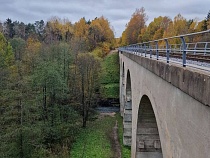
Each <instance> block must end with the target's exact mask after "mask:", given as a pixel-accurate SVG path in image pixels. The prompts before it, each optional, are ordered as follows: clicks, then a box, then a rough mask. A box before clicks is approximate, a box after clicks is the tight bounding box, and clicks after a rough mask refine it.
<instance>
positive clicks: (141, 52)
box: [141, 44, 143, 56]
mask: <svg viewBox="0 0 210 158" xmlns="http://www.w3.org/2000/svg"><path fill="white" fill-rule="evenodd" d="M142 53H143V47H142V44H141V56H142Z"/></svg>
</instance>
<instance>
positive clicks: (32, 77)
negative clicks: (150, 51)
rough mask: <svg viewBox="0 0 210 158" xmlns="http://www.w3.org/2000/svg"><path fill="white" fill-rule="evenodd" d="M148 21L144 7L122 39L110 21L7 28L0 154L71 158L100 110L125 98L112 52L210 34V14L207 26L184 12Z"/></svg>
mask: <svg viewBox="0 0 210 158" xmlns="http://www.w3.org/2000/svg"><path fill="white" fill-rule="evenodd" d="M147 20H148V16H147V14H146V12H145V9H144V8H143V7H142V8H140V9H136V11H135V12H134V13H133V14H132V16H131V18H130V21H129V22H128V23H127V24H126V27H125V30H124V32H123V33H122V36H121V37H120V38H117V39H116V38H115V37H114V31H113V28H112V26H111V25H110V23H109V21H108V19H106V18H105V17H103V16H101V17H99V18H98V17H96V18H95V19H93V20H86V19H85V18H81V19H80V20H79V21H77V22H75V23H71V22H70V20H68V19H60V18H59V17H52V18H51V19H50V20H48V21H43V20H40V21H35V22H34V23H28V24H25V23H23V22H19V21H12V19H10V18H8V19H6V20H5V22H2V23H0V157H5V158H13V157H20V158H23V157H24V158H38V157H69V152H70V149H71V147H72V144H73V142H75V139H76V137H77V134H78V133H79V132H80V131H81V130H82V129H83V128H85V127H86V126H87V121H88V120H90V119H91V117H94V110H93V109H92V108H93V107H95V106H97V105H98V102H99V101H100V100H103V99H106V98H110V97H111V98H117V97H118V89H116V88H118V87H119V85H118V82H119V76H117V75H116V76H114V75H113V74H118V75H119V71H118V70H117V67H118V60H117V56H115V57H114V58H112V57H108V58H106V57H107V55H108V54H109V52H110V50H113V49H115V48H117V47H119V46H123V45H128V44H133V43H137V42H145V41H149V40H155V39H159V38H165V37H169V36H175V35H180V34H186V33H192V32H197V31H204V30H207V29H210V12H209V13H208V14H207V17H206V18H205V19H203V20H202V21H198V20H196V19H189V20H188V19H186V18H184V17H183V16H182V15H181V14H177V16H175V17H174V19H173V20H172V19H171V18H170V17H168V16H158V17H157V18H154V20H153V21H151V22H150V23H149V24H148V25H147ZM174 42H177V41H174ZM105 58H106V59H105ZM107 59H108V60H107ZM110 60H113V61H114V62H115V63H116V65H115V66H113V65H111V64H110ZM110 76H112V77H113V78H112V77H110ZM82 127H83V128H82Z"/></svg>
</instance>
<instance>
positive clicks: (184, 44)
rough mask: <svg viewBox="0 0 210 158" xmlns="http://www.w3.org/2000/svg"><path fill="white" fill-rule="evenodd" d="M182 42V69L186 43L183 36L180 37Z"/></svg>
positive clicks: (184, 63) (184, 61)
mask: <svg viewBox="0 0 210 158" xmlns="http://www.w3.org/2000/svg"><path fill="white" fill-rule="evenodd" d="M180 38H181V41H182V60H183V67H186V42H185V39H184V37H183V36H181V37H180Z"/></svg>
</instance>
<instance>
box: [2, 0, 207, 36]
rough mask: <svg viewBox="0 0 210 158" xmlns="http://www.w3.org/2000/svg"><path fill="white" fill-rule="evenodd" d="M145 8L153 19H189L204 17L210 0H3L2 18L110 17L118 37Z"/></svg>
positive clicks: (31, 19) (150, 19)
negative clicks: (135, 15) (136, 11)
mask: <svg viewBox="0 0 210 158" xmlns="http://www.w3.org/2000/svg"><path fill="white" fill-rule="evenodd" d="M141 7H144V8H145V10H146V14H147V15H148V17H149V19H148V22H147V23H149V22H150V21H152V20H153V19H154V17H158V16H160V15H161V16H169V17H170V18H174V16H176V15H177V14H178V13H181V15H183V16H184V17H185V18H187V19H194V18H198V20H202V19H204V18H205V17H206V16H207V13H208V11H209V10H210V0H0V21H1V22H4V21H5V20H6V19H7V18H11V19H12V20H13V21H15V20H18V21H23V22H24V23H29V22H30V23H34V22H35V21H37V20H44V21H46V20H49V19H50V18H51V17H52V16H58V17H60V18H68V19H69V20H70V21H71V22H72V23H74V22H76V21H78V20H79V19H80V18H82V17H85V18H86V19H87V20H89V19H90V20H92V19H94V18H95V17H100V16H102V15H103V16H104V17H106V18H107V19H108V20H109V22H110V24H111V26H113V27H114V31H115V36H116V37H119V36H121V34H122V32H123V31H124V30H125V25H126V23H128V21H129V20H130V18H131V15H132V14H133V13H134V11H135V10H136V8H141Z"/></svg>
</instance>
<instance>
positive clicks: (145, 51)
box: [144, 44, 147, 57]
mask: <svg viewBox="0 0 210 158" xmlns="http://www.w3.org/2000/svg"><path fill="white" fill-rule="evenodd" d="M144 56H145V57H147V49H146V44H144Z"/></svg>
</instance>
